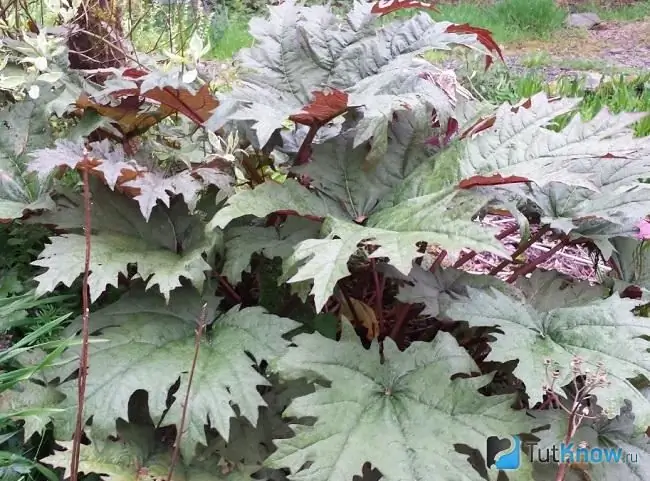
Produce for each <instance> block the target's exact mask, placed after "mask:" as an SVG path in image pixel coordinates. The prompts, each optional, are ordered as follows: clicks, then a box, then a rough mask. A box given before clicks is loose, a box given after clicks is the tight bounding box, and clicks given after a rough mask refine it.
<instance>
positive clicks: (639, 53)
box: [506, 20, 650, 81]
mask: <svg viewBox="0 0 650 481" xmlns="http://www.w3.org/2000/svg"><path fill="white" fill-rule="evenodd" d="M585 35H586V38H585ZM535 50H537V53H540V52H545V53H546V54H547V55H550V59H549V61H547V62H544V64H543V65H540V66H538V67H530V66H526V64H527V63H528V62H527V59H528V58H530V56H531V54H534V53H535ZM580 63H582V64H584V65H585V66H588V64H590V63H591V64H592V65H594V67H592V68H580V67H579V64H580ZM506 64H507V65H508V67H509V69H510V70H511V71H512V72H514V73H518V74H523V73H525V72H527V71H530V70H531V69H533V70H537V71H540V72H542V73H543V74H544V76H545V77H546V79H547V80H549V81H551V80H555V79H557V78H558V77H560V76H564V75H571V74H576V73H580V72H594V71H597V72H606V71H632V72H638V73H641V72H650V20H644V21H637V22H630V23H615V22H611V23H604V24H602V25H601V29H598V30H587V31H585V32H580V34H578V35H576V36H570V35H569V36H567V37H566V38H564V36H563V37H562V38H558V39H555V40H554V41H553V42H551V43H549V44H541V43H540V44H538V48H537V49H535V48H534V45H533V48H532V49H531V48H530V46H526V45H523V46H522V47H521V48H514V49H506Z"/></svg>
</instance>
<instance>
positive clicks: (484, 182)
mask: <svg viewBox="0 0 650 481" xmlns="http://www.w3.org/2000/svg"><path fill="white" fill-rule="evenodd" d="M524 182H530V179H527V178H526V177H519V176H518V175H509V176H508V177H503V176H502V175H501V174H494V175H492V176H487V175H474V176H472V177H470V178H469V179H463V180H461V181H460V183H459V184H458V188H459V189H471V188H472V187H487V186H492V185H505V184H521V183H524Z"/></svg>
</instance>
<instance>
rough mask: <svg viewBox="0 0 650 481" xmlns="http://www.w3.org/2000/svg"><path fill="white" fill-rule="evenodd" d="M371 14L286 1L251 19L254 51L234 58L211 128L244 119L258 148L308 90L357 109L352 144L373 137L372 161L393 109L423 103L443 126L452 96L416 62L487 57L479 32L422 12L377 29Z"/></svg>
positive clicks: (362, 7) (357, 6)
mask: <svg viewBox="0 0 650 481" xmlns="http://www.w3.org/2000/svg"><path fill="white" fill-rule="evenodd" d="M371 10H372V5H371V4H369V3H365V2H354V5H353V8H352V10H351V11H350V12H349V13H348V14H347V15H346V17H345V18H343V19H341V18H339V17H337V16H336V15H335V14H334V13H333V12H332V9H331V7H330V6H311V7H306V6H302V5H298V4H297V3H295V2H293V1H288V2H283V3H282V4H281V5H278V6H273V7H270V8H269V11H270V16H269V18H268V19H262V18H254V19H253V20H251V22H250V33H251V35H252V36H253V38H254V39H255V41H256V42H255V43H256V46H255V47H254V48H250V49H244V50H242V51H241V52H240V54H239V60H240V64H241V66H242V70H243V71H242V75H241V77H240V83H239V84H238V85H237V86H236V87H235V88H234V90H233V91H232V92H230V93H229V94H228V95H226V96H224V99H223V101H222V103H221V105H220V106H219V107H218V108H217V110H216V111H215V114H214V116H213V117H212V118H211V119H210V121H209V122H208V124H207V125H208V126H209V128H210V129H217V128H220V127H221V126H222V125H224V123H226V122H227V121H230V120H240V121H244V122H246V123H248V124H251V125H252V127H253V129H254V131H255V132H256V136H257V139H256V140H257V144H258V146H263V145H265V144H266V143H267V142H268V140H269V139H270V137H271V135H272V134H273V132H274V131H276V130H277V129H279V128H280V127H281V126H282V123H283V122H284V121H285V120H286V119H288V118H289V117H290V116H291V115H292V114H295V113H298V112H301V111H302V110H303V107H304V106H306V105H308V104H310V102H311V101H312V94H313V92H315V91H321V90H323V89H325V88H331V89H337V90H338V91H342V92H344V93H347V94H348V105H349V106H350V107H361V108H362V109H363V112H364V121H363V122H362V124H360V125H359V126H358V129H357V132H358V142H362V141H364V140H367V139H369V138H370V137H374V140H375V142H376V145H373V152H372V153H371V154H372V155H373V156H374V157H375V158H379V155H380V154H381V153H382V152H383V148H382V142H383V140H382V138H383V137H385V131H386V125H387V123H388V119H390V116H391V115H392V113H393V112H394V111H396V110H404V109H405V108H408V107H412V106H414V105H415V104H428V105H429V106H430V111H431V110H433V109H434V108H435V110H436V112H437V113H438V115H439V120H440V122H441V125H442V124H444V123H446V119H447V118H448V117H449V116H450V114H451V112H452V111H453V106H454V102H455V91H454V90H453V89H452V90H450V89H449V88H447V89H445V88H444V87H447V86H446V85H440V83H439V82H436V81H435V80H433V81H432V80H431V79H433V78H435V76H436V75H438V74H440V70H438V69H437V68H435V67H433V66H432V65H431V64H428V63H426V62H424V63H423V62H422V61H418V60H414V56H415V55H417V54H420V53H423V52H425V51H426V50H431V49H441V50H449V49H450V48H451V47H453V46H456V45H464V46H468V47H470V48H476V49H478V50H480V51H482V52H486V53H487V50H486V49H485V47H484V46H483V44H482V43H481V41H480V39H479V38H478V35H477V33H476V32H471V31H469V30H468V31H460V30H458V31H453V29H452V28H451V27H453V26H454V25H453V24H451V23H449V22H434V21H433V20H432V19H431V17H430V16H428V15H426V14H419V15H416V16H414V17H412V18H409V19H406V20H400V21H395V22H393V23H391V24H389V25H383V26H381V27H379V22H378V18H379V15H377V14H373V13H371ZM378 27H379V28H378ZM425 74H430V75H425ZM415 94H417V96H416V95H415Z"/></svg>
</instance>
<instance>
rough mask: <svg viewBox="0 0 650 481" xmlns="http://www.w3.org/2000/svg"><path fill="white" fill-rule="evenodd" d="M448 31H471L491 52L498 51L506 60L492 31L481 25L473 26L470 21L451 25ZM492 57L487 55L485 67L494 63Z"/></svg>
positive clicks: (500, 56)
mask: <svg viewBox="0 0 650 481" xmlns="http://www.w3.org/2000/svg"><path fill="white" fill-rule="evenodd" d="M447 33H469V34H474V35H476V38H477V40H478V41H479V42H481V44H483V46H484V47H485V48H487V49H488V50H489V51H490V52H496V53H497V55H499V58H500V59H501V61H502V62H505V60H504V59H503V53H502V52H501V49H500V48H499V45H498V44H497V43H496V42H495V41H494V38H493V37H492V32H490V31H489V30H486V29H484V28H480V27H472V26H471V25H470V24H469V23H463V24H462V25H460V24H455V25H449V27H447ZM492 61H493V60H492V57H491V56H489V55H488V56H487V57H486V58H485V69H486V70H487V69H488V67H489V66H490V65H492Z"/></svg>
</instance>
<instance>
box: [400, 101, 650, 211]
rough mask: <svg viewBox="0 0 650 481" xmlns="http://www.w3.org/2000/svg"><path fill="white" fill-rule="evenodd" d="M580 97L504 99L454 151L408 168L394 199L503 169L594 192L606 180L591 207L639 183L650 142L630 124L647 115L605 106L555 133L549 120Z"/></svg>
mask: <svg viewBox="0 0 650 481" xmlns="http://www.w3.org/2000/svg"><path fill="white" fill-rule="evenodd" d="M579 100H580V99H557V98H552V99H549V98H548V97H547V96H546V94H544V93H539V94H536V95H534V96H532V97H531V98H530V99H528V100H526V101H525V102H524V103H522V104H521V105H519V106H514V107H513V106H511V105H510V104H507V103H506V104H504V105H502V106H501V107H499V109H498V110H497V112H496V113H495V115H494V116H492V117H488V118H487V119H484V120H482V121H480V122H478V123H477V124H476V125H475V126H474V127H472V128H470V129H469V130H468V131H466V132H465V134H464V136H463V138H462V139H461V140H460V141H459V142H458V143H457V145H455V146H454V147H453V148H452V149H446V150H444V151H443V152H442V153H441V154H439V155H438V158H437V159H436V162H435V163H427V164H423V165H422V166H420V168H418V169H417V170H416V171H415V172H413V173H412V174H411V176H410V178H409V179H408V181H407V182H405V183H404V184H403V185H402V186H401V187H400V189H397V190H396V192H395V196H396V199H395V201H399V199H401V198H403V197H411V196H413V195H415V194H419V195H422V194H425V193H430V192H433V191H435V190H437V189H439V188H440V186H441V185H445V184H450V183H457V182H460V181H461V180H462V179H467V178H471V177H473V176H476V175H484V176H487V175H492V174H500V175H502V176H519V177H522V178H525V179H529V180H531V181H533V182H535V183H536V184H537V185H538V186H540V187H546V186H547V185H548V184H551V183H555V182H559V183H562V184H566V185H571V186H579V187H583V188H586V189H591V190H595V191H598V189H599V188H601V187H604V186H605V185H608V184H610V183H611V187H610V189H611V193H606V195H605V198H604V199H602V200H600V201H599V200H598V199H599V197H597V196H598V195H600V194H596V193H592V194H591V196H592V197H593V199H594V202H595V203H594V205H593V207H591V209H592V210H594V209H601V208H602V206H603V204H604V203H607V202H611V199H610V198H611V197H612V196H614V195H617V194H618V195H621V194H623V193H626V192H627V189H629V188H630V187H631V186H632V184H638V182H637V180H636V179H634V181H632V179H633V177H634V176H635V175H636V174H637V173H639V172H641V171H646V170H647V168H646V167H644V165H645V164H646V163H645V162H642V159H643V158H644V157H647V156H648V154H649V153H650V141H648V139H647V138H645V139H644V138H635V137H634V131H633V129H632V128H631V126H632V125H633V124H634V123H635V122H636V121H638V120H639V119H640V118H642V117H643V115H644V114H627V113H623V114H618V115H612V114H610V113H609V112H607V111H606V110H603V111H602V112H601V113H600V114H599V115H597V116H596V117H594V118H593V119H592V120H590V121H584V120H582V118H581V117H580V115H576V116H574V117H573V118H572V119H571V121H570V122H569V124H568V125H567V126H566V127H564V128H563V129H561V130H560V131H555V130H551V129H550V128H549V127H552V126H553V125H554V120H555V119H556V118H557V117H559V116H560V115H562V114H566V113H568V112H571V111H572V110H574V109H575V108H576V106H577V105H578V102H579ZM638 162H641V164H637V163H638ZM603 169H604V170H603ZM630 169H631V170H630ZM601 172H602V174H601ZM614 172H616V175H615V176H613V177H611V176H612V174H613V173H614ZM617 189H618V190H617ZM583 195H584V194H583ZM626 195H627V194H626ZM635 195H636V194H635ZM567 200H569V199H567ZM579 200H582V199H579ZM571 202H574V201H573V200H571ZM598 202H601V203H600V204H599V203H598ZM611 207H612V209H614V204H612V206H611ZM576 213H578V212H576ZM579 215H580V214H579Z"/></svg>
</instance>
